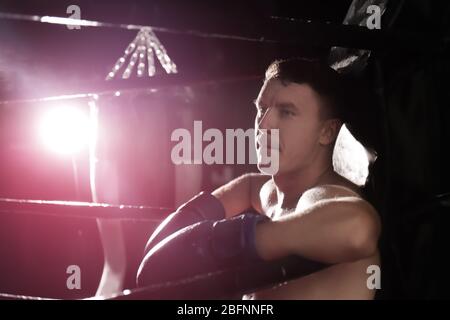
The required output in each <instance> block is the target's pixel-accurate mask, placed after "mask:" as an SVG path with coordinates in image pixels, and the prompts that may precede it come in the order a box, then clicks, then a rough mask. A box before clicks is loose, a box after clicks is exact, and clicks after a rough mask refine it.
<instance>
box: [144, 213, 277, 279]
mask: <svg viewBox="0 0 450 320" xmlns="http://www.w3.org/2000/svg"><path fill="white" fill-rule="evenodd" d="M264 220H269V218H267V217H266V216H264V215H261V214H257V213H247V214H243V215H239V216H236V217H233V218H232V219H228V220H225V219H224V220H219V221H211V220H207V221H203V222H199V223H196V224H194V225H191V226H188V227H186V228H183V229H181V230H179V231H178V232H176V233H174V234H172V235H170V236H169V237H167V238H165V239H164V240H163V241H161V242H159V243H158V244H157V245H156V246H154V247H153V248H152V249H151V250H150V251H149V252H148V254H147V255H146V256H145V257H144V259H143V261H142V263H141V265H140V267H139V271H138V275H137V282H138V285H139V286H147V285H151V284H155V283H161V282H165V281H176V280H180V279H185V278H190V277H194V276H197V275H201V274H206V273H210V272H215V271H218V270H221V269H226V268H235V267H241V266H245V265H250V264H253V263H256V262H261V261H262V259H261V258H260V257H259V255H258V253H257V251H256V247H255V228H256V225H257V224H258V223H260V222H262V221H264Z"/></svg>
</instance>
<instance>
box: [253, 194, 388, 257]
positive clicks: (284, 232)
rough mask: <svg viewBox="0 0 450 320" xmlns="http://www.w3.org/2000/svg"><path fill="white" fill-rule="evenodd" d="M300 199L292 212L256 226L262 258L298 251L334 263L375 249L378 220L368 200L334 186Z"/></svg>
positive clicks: (302, 254)
mask: <svg viewBox="0 0 450 320" xmlns="http://www.w3.org/2000/svg"><path fill="white" fill-rule="evenodd" d="M305 199H306V200H305ZM302 201H303V203H300V202H299V204H298V206H297V208H296V209H295V211H294V212H293V213H291V214H288V215H285V216H283V217H282V218H280V219H278V220H276V221H272V222H268V223H264V224H260V225H258V226H257V229H256V245H257V250H258V252H259V254H260V255H261V256H262V257H263V258H264V259H266V260H272V259H277V258H281V257H284V256H287V255H290V254H298V255H301V256H303V257H305V258H309V259H311V260H315V261H319V262H325V263H331V264H335V263H343V262H349V261H355V260H359V259H363V258H365V257H368V256H371V255H373V254H374V253H375V252H376V250H377V242H378V237H379V233H380V223H379V220H378V215H377V213H376V211H375V209H374V208H373V207H372V206H371V205H370V204H369V203H368V202H366V201H365V200H363V199H361V198H359V197H357V196H355V194H353V193H351V192H350V191H349V192H348V193H347V191H345V189H344V190H342V189H340V188H338V189H336V188H333V187H330V188H328V189H321V191H320V192H316V194H313V195H312V196H310V197H309V200H308V197H305V198H303V199H302ZM305 201H306V202H305ZM308 202H309V203H308Z"/></svg>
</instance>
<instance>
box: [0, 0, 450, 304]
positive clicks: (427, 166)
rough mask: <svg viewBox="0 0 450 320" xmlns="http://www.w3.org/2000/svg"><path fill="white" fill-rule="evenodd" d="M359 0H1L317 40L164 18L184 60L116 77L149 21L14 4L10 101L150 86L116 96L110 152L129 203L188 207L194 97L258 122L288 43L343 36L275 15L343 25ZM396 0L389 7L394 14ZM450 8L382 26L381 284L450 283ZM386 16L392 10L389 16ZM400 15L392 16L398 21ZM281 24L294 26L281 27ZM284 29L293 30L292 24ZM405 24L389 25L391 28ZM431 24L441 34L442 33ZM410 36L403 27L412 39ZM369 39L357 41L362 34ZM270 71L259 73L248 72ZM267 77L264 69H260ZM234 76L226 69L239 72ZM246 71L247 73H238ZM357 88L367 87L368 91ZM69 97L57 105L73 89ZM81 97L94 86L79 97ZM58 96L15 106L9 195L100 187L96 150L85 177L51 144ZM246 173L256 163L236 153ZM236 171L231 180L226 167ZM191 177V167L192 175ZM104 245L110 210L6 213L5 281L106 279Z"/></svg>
mask: <svg viewBox="0 0 450 320" xmlns="http://www.w3.org/2000/svg"><path fill="white" fill-rule="evenodd" d="M350 3H351V1H331V0H330V1H295V2H292V1H268V0H264V1H215V2H214V1H126V2H125V1H2V2H1V3H0V11H1V12H11V13H22V14H36V15H53V16H68V15H67V14H66V13H65V11H66V8H67V6H69V5H72V4H76V5H78V6H80V8H81V18H82V19H88V20H97V21H105V22H113V23H130V24H143V25H152V26H158V27H167V28H171V29H176V30H181V31H183V30H200V31H203V32H206V33H208V32H210V33H224V34H234V35H242V34H244V35H252V36H255V37H256V38H259V37H261V36H265V35H269V36H271V37H272V38H283V37H285V36H289V37H291V38H294V39H295V38H296V37H298V39H300V40H301V39H305V38H308V37H312V38H311V39H312V40H314V41H311V42H306V41H303V42H302V41H300V43H297V44H293V43H290V44H286V43H285V44H273V43H266V42H248V41H239V40H225V39H216V38H208V37H196V36H189V35H184V34H171V33H158V32H157V36H158V37H159V39H160V40H161V42H162V43H163V44H164V46H165V47H166V49H167V51H168V53H169V55H170V57H171V58H172V59H173V60H174V61H175V62H176V63H177V66H178V71H179V74H178V75H176V76H173V77H169V76H165V75H162V71H163V70H162V68H160V66H158V64H157V68H158V69H157V74H158V76H157V77H155V78H154V79H151V80H148V79H137V78H132V79H129V80H127V81H119V80H117V81H112V82H110V83H105V81H104V77H105V76H106V74H107V73H108V72H109V71H110V69H111V68H112V66H113V65H114V63H115V61H116V60H117V58H119V57H120V56H121V55H122V54H123V50H124V49H125V48H126V46H127V45H128V43H129V42H130V41H131V40H132V39H133V38H134V36H135V31H128V30H122V29H109V28H106V29H105V28H87V27H82V28H81V30H69V29H67V28H66V27H65V26H60V25H51V24H43V23H35V22H26V21H11V20H2V19H0V81H1V84H0V98H1V99H0V100H15V99H29V98H39V97H46V96H54V95H62V94H71V93H87V92H102V91H105V90H116V89H122V88H150V87H155V88H157V90H155V91H154V92H152V93H149V92H147V91H139V92H134V93H127V94H123V95H121V96H120V97H114V96H111V95H106V96H104V97H103V96H102V97H101V98H100V102H99V108H100V114H101V119H100V121H101V123H102V124H104V126H105V127H107V128H109V130H110V131H108V132H109V133H108V134H107V138H106V139H105V140H101V142H102V144H101V148H102V149H101V150H102V156H103V157H104V158H102V159H103V160H108V161H113V162H114V163H115V165H116V166H117V168H118V176H119V181H120V191H119V198H118V199H117V201H118V202H119V203H127V204H144V205H149V206H164V207H175V206H176V203H175V198H174V188H175V181H174V166H173V165H172V164H171V162H170V158H169V154H170V148H171V146H172V145H171V142H170V132H171V131H172V129H173V128H177V127H180V126H182V123H183V112H185V110H189V112H190V113H191V115H192V117H193V119H198V120H200V119H201V120H202V121H203V123H204V127H215V128H221V129H224V128H248V127H251V126H252V123H253V116H254V108H253V107H252V103H251V102H252V100H253V99H254V98H255V97H256V95H257V93H258V90H259V87H260V84H261V80H262V76H263V72H264V70H265V68H266V67H267V65H268V64H269V63H270V62H271V61H273V60H274V59H276V58H283V57H290V56H304V57H322V58H323V57H326V56H327V55H328V53H329V50H330V43H328V42H327V41H325V40H324V39H327V38H326V37H324V36H323V34H321V29H320V28H319V29H314V28H313V29H312V30H309V33H308V34H305V33H302V32H304V31H305V29H304V25H302V24H301V23H296V22H287V21H285V20H282V19H281V20H280V19H275V18H274V17H289V18H297V19H303V20H309V19H311V20H312V21H314V23H317V24H319V25H321V23H323V24H325V23H326V22H327V23H329V24H331V25H333V24H336V26H338V25H339V24H340V23H341V22H342V21H343V19H344V17H345V14H346V12H347V8H348V6H349V5H350ZM389 8H390V7H389V6H388V13H389ZM449 18H450V8H449V5H448V4H445V3H444V2H438V1H418V0H417V1H405V2H404V3H403V6H402V7H401V10H400V11H399V14H398V16H397V17H396V18H395V20H393V21H394V22H393V25H392V27H391V29H390V31H391V32H393V33H395V34H396V36H397V37H398V39H399V41H397V43H401V44H402V46H399V47H395V46H392V45H391V44H392V42H389V41H387V40H385V39H386V38H383V37H382V38H381V39H378V40H377V42H376V43H374V46H375V44H376V46H375V47H377V50H375V51H374V52H372V56H371V58H370V60H369V63H368V65H367V67H366V68H365V70H364V71H363V72H362V73H361V74H358V75H357V76H358V78H359V80H360V82H361V83H363V84H366V85H367V87H368V88H369V93H368V95H367V96H366V98H365V99H366V100H365V103H364V107H361V110H360V111H361V112H360V113H358V117H360V118H361V119H360V120H362V121H361V122H359V123H360V125H359V127H358V126H357V125H355V132H354V134H355V135H358V134H360V137H359V138H360V139H361V140H362V142H364V143H365V144H367V145H371V146H373V147H374V148H375V149H376V150H377V152H378V155H379V158H378V160H377V162H376V163H375V166H374V167H373V171H372V175H371V179H370V181H369V184H368V186H367V190H366V191H367V194H368V197H369V198H370V199H371V200H372V202H373V204H374V205H375V206H376V207H377V209H378V211H379V213H380V215H381V217H382V221H383V236H382V239H381V241H380V248H381V252H382V257H383V266H382V271H383V276H382V289H381V290H380V291H379V294H378V297H379V298H386V299H397V298H426V299H430V298H448V297H449V293H448V290H446V288H447V287H448V285H449V280H448V279H449V278H448V277H447V265H448V254H447V252H448V247H447V246H448V244H449V237H448V234H449V233H448V232H447V230H446V228H447V227H448V226H449V223H448V222H449V221H448V220H449V218H448V213H449V211H448V205H449V202H448V200H447V199H448V197H447V198H446V197H445V196H440V197H438V195H443V194H445V193H448V192H449V191H450V190H449V189H450V188H449V182H448V181H449V180H448V179H449V176H450V169H449V165H448V163H450V162H449V157H448V155H447V152H446V151H447V148H448V145H449V144H448V139H449V138H450V132H449V129H448V127H447V122H448V120H449V119H450V118H449V116H450V115H449V113H450V111H449V98H450V96H449V90H448V88H447V86H448V84H449V80H448V76H449V71H450V65H449V60H448V54H446V53H448V50H447V49H448V40H447V43H445V42H442V41H440V39H444V38H445V36H446V37H447V39H448V35H449V21H450V19H449ZM383 22H385V21H383ZM384 26H385V25H382V27H383V28H384ZM278 28H279V29H278ZM277 30H283V32H282V33H281V32H278V31H277ZM389 35H392V34H388V35H384V36H386V37H387V36H389ZM424 39H437V41H436V42H430V41H424ZM400 40H401V41H400ZM354 46H355V47H358V46H357V44H355V45H354ZM251 76H253V77H254V78H252V79H249V78H248V77H251ZM255 77H256V78H255ZM227 79H228V81H225V80H227ZM230 79H232V81H230ZM356 95H357V93H356V92H355V96H356ZM58 103H59V102H54V103H53V104H58ZM73 103H77V104H78V105H79V106H80V108H86V104H87V102H86V100H83V99H75V101H73ZM50 105H51V104H50V103H36V102H21V103H13V104H7V105H0V197H3V198H18V199H22V198H23V199H48V200H83V201H91V197H90V191H89V185H88V166H87V150H84V151H83V152H82V153H81V154H79V155H78V156H77V159H76V160H77V162H78V166H79V168H78V169H79V179H80V190H79V192H78V194H77V192H76V189H75V187H74V181H73V172H72V164H71V161H70V159H68V158H67V157H58V156H55V155H54V154H51V153H48V152H47V151H46V150H43V149H42V147H41V146H40V145H39V144H38V143H37V141H36V140H37V139H36V133H35V129H34V122H35V119H36V117H37V116H38V115H39V113H40V111H41V110H42V109H45V108H46V107H49V106H50ZM224 167H225V166H203V167H202V173H203V174H202V188H203V189H205V190H212V189H213V188H215V187H217V186H218V185H219V184H221V183H223V182H225V181H221V180H220V179H217V178H216V179H214V178H213V177H214V176H215V177H217V176H222V175H224ZM228 167H229V169H228V170H229V172H231V174H232V177H235V176H238V175H240V174H242V173H243V172H248V171H255V168H254V167H251V166H243V165H235V166H228ZM222 180H223V179H222ZM183 183H187V184H188V183H189V181H186V182H183ZM123 228H124V231H125V236H126V246H127V256H128V262H129V266H128V273H127V281H126V287H128V288H132V287H134V276H135V272H136V266H137V263H138V261H139V259H140V258H141V257H140V255H141V252H142V249H143V246H144V243H145V239H146V237H147V236H148V234H149V233H150V232H151V230H152V229H153V228H154V225H153V224H149V223H142V222H139V223H138V222H132V221H128V222H124V223H123ZM102 259H103V256H102V250H101V244H100V241H99V235H98V231H97V226H96V224H95V220H94V219H75V218H71V219H66V218H59V217H57V218H55V217H47V216H31V215H30V216H28V215H17V214H14V213H2V214H1V216H0V292H7V293H15V294H28V295H38V296H45V297H59V298H74V297H85V296H91V295H93V294H94V293H95V290H96V288H97V285H98V281H99V278H100V275H101V270H102V263H103V260H102ZM70 264H77V265H79V266H80V267H81V270H82V290H79V291H77V290H72V291H71V290H68V289H67V288H66V278H67V274H66V273H65V270H66V267H67V266H68V265H70Z"/></svg>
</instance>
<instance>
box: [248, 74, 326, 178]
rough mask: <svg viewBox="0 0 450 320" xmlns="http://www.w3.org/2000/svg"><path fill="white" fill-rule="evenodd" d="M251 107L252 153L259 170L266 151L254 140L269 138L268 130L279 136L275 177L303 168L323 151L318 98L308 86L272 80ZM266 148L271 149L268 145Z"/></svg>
mask: <svg viewBox="0 0 450 320" xmlns="http://www.w3.org/2000/svg"><path fill="white" fill-rule="evenodd" d="M255 105H256V108H257V115H256V118H255V132H256V141H257V142H256V144H257V145H256V150H257V153H258V167H259V168H260V170H261V163H260V159H261V156H262V153H264V152H267V150H266V149H265V146H264V145H262V144H261V143H258V140H260V139H261V137H263V136H264V134H265V133H264V131H265V132H266V133H267V132H268V134H269V135H270V131H268V130H269V129H278V132H279V169H278V172H277V174H283V173H289V172H293V171H296V170H299V169H302V168H305V167H307V166H308V165H310V164H311V163H312V162H313V161H315V160H316V159H317V155H318V153H319V152H320V149H321V148H323V137H322V135H323V125H324V123H325V122H324V121H323V120H322V119H321V117H320V114H319V111H320V108H321V106H320V97H319V96H318V94H317V93H316V92H315V91H314V90H313V89H312V88H311V87H310V86H309V85H307V84H297V83H289V84H287V85H284V84H283V83H282V82H281V81H279V80H276V79H272V80H269V81H266V82H265V83H264V85H263V87H262V88H261V91H260V93H259V95H258V98H257V99H256V101H255ZM261 129H266V130H263V131H261ZM268 140H269V141H270V139H268ZM268 148H269V149H270V148H271V147H270V144H269V146H268ZM261 171H263V172H264V170H261Z"/></svg>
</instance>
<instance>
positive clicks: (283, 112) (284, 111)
mask: <svg viewBox="0 0 450 320" xmlns="http://www.w3.org/2000/svg"><path fill="white" fill-rule="evenodd" d="M280 114H281V116H283V117H289V116H294V115H295V113H294V112H292V111H290V110H288V109H281V110H280Z"/></svg>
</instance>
